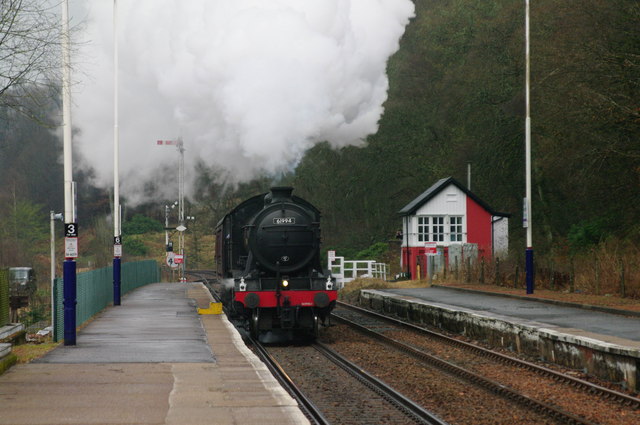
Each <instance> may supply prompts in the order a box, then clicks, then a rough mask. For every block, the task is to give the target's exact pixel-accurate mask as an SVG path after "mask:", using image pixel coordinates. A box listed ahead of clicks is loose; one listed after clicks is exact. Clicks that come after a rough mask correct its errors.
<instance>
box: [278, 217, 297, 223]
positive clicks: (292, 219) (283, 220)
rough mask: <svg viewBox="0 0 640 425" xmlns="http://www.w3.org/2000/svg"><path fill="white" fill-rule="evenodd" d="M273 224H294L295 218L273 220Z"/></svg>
mask: <svg viewBox="0 0 640 425" xmlns="http://www.w3.org/2000/svg"><path fill="white" fill-rule="evenodd" d="M273 224H296V218H295V217H280V218H274V219H273Z"/></svg>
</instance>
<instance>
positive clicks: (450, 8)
mask: <svg viewBox="0 0 640 425" xmlns="http://www.w3.org/2000/svg"><path fill="white" fill-rule="evenodd" d="M415 3H416V17H415V18H414V19H413V20H412V22H411V23H410V25H409V26H408V27H407V30H406V33H405V35H404V37H403V39H402V40H401V48H400V51H399V52H398V53H397V54H396V55H394V56H393V57H392V58H391V60H390V61H389V63H388V75H389V79H390V88H389V99H388V101H387V102H386V104H385V113H384V115H383V117H382V119H381V121H380V123H379V124H380V127H379V131H378V132H377V134H375V135H373V136H371V137H369V139H368V141H367V142H368V143H367V145H366V146H365V147H362V148H355V147H349V148H345V149H341V150H338V151H336V150H332V149H330V148H329V147H328V145H326V144H322V145H319V146H316V147H315V148H313V149H312V150H311V151H309V152H308V153H307V154H306V156H305V157H304V158H303V160H302V162H301V163H300V164H299V166H298V167H297V168H296V170H295V172H293V173H291V174H290V175H287V176H284V177H281V178H279V179H274V178H272V177H265V178H264V179H261V180H259V181H254V182H250V183H248V184H245V185H242V186H241V187H239V188H237V190H236V191H235V192H233V191H229V190H226V191H225V190H224V187H223V185H222V184H220V183H219V182H216V172H215V170H211V169H209V168H208V167H207V165H206V163H202V164H195V165H193V164H191V165H189V166H190V167H192V166H195V167H196V169H197V171H198V174H199V177H198V179H197V188H196V190H195V193H197V195H196V197H195V199H193V200H192V202H191V203H190V204H189V205H188V210H187V213H188V214H191V215H196V216H197V218H198V226H199V229H201V230H202V232H203V233H206V232H205V230H204V229H210V230H211V231H212V227H213V225H214V224H215V223H216V221H217V219H218V218H219V217H220V215H221V214H222V213H223V212H224V211H226V210H228V209H229V208H231V207H232V206H234V205H235V204H236V203H237V202H239V201H240V200H242V199H244V198H246V197H248V196H252V195H254V194H256V193H260V192H263V191H266V190H268V187H269V186H270V185H273V184H291V185H293V186H294V187H295V193H296V194H297V195H298V196H301V197H304V198H306V199H308V200H309V201H310V202H312V203H313V204H315V205H316V206H317V207H318V208H319V209H320V210H321V211H322V212H323V235H324V240H325V247H326V248H334V249H335V248H337V249H341V250H343V252H344V253H345V254H343V255H348V254H349V253H352V252H357V251H359V250H361V249H364V248H367V247H369V246H370V245H372V244H373V243H375V242H384V241H387V240H388V239H391V238H393V235H394V234H395V231H396V230H397V229H398V228H399V226H400V218H399V217H398V215H397V212H398V210H400V209H401V208H402V207H403V206H404V205H406V204H407V203H408V202H409V201H411V200H412V199H413V198H415V197H416V196H417V195H418V194H420V193H422V192H423V191H424V190H425V189H426V188H428V187H429V186H431V185H432V184H433V183H434V182H436V181H437V180H438V179H440V178H443V177H447V176H453V177H455V178H456V179H458V180H459V181H460V182H463V183H465V182H466V169H467V163H468V162H470V163H471V167H472V183H471V186H472V187H471V189H472V191H473V192H474V193H476V194H477V195H478V196H479V197H480V198H481V199H483V200H485V201H486V202H487V203H488V204H490V205H491V206H492V207H493V208H494V209H496V210H498V211H504V212H509V213H511V214H512V219H511V220H510V224H511V227H512V228H511V246H512V247H513V249H512V252H519V251H522V252H523V251H524V242H523V239H524V231H523V230H522V229H521V217H522V198H523V197H524V192H525V188H524V184H525V175H524V165H525V164H524V2H522V1H520V2H517V1H513V0H510V1H507V0H464V1H462V0H438V1H435V0H416V1H415ZM531 38H532V40H531V64H532V74H531V79H532V91H531V96H532V99H531V115H532V143H533V183H534V196H533V225H534V244H535V246H536V247H538V248H541V247H553V246H560V247H566V246H569V245H570V246H571V247H574V248H585V247H589V246H590V244H594V243H597V242H599V241H601V240H604V239H606V238H607V237H613V238H615V239H617V240H622V241H627V242H631V243H632V244H635V245H636V246H637V245H638V244H639V243H640V224H638V223H640V208H639V207H638V206H639V205H640V106H639V104H638V101H639V99H640V2H639V1H638V0H579V1H578V0H569V1H566V2H560V3H558V2H555V1H552V0H536V1H533V2H532V5H531ZM28 106H29V108H31V109H33V108H32V107H33V105H28ZM58 107H59V105H52V104H50V103H49V104H47V106H46V107H45V108H50V109H52V110H57V108H58ZM29 108H27V109H29ZM19 110H20V108H18V109H17V110H16V109H15V108H6V107H4V108H3V109H2V111H0V112H1V115H2V117H1V118H2V125H1V126H0V135H1V138H2V141H1V144H0V167H1V169H2V173H3V185H2V186H0V200H1V204H0V213H1V214H2V216H3V220H2V221H0V236H2V240H1V244H0V262H1V263H2V265H6V266H9V265H15V264H17V263H18V262H20V261H30V259H31V258H32V257H33V256H34V255H36V252H35V251H34V250H39V251H41V255H46V252H47V241H48V234H47V229H46V223H47V220H48V217H47V213H48V211H49V210H56V211H60V209H61V207H62V165H61V163H60V159H59V156H60V152H61V149H60V145H59V141H58V139H57V138H56V137H55V134H54V131H55V123H53V122H48V123H44V124H48V125H49V127H47V126H42V125H40V124H42V123H40V124H39V123H36V122H34V121H33V120H30V119H29V118H28V117H26V116H24V115H21V114H20V113H19ZM56 114H59V113H58V112H54V113H53V114H52V116H54V117H55V116H56ZM42 115H43V116H46V115H47V114H46V113H43V114H42ZM78 161H79V162H81V161H82V159H81V158H78ZM78 173H79V174H78V177H77V180H78V183H79V193H80V203H79V209H80V214H79V215H80V218H81V222H82V223H83V224H82V226H83V229H87V228H91V227H100V228H101V229H102V230H100V232H98V231H97V230H96V233H101V234H104V237H103V238H102V242H100V244H102V245H104V250H105V253H104V255H102V257H103V258H104V259H106V260H105V261H108V259H109V258H110V250H111V245H110V237H109V226H110V224H106V225H105V224H104V223H103V221H105V217H106V216H107V215H108V214H109V212H110V200H109V199H108V193H107V192H106V191H104V190H97V189H96V188H94V187H92V185H91V180H90V175H91V171H90V170H84V171H80V170H78ZM150 187H151V186H150ZM172 202H173V200H169V201H167V200H160V199H159V200H158V202H157V204H154V205H144V206H141V207H138V208H129V209H127V210H126V212H127V215H128V216H132V215H133V214H135V213H143V214H145V215H147V216H150V217H153V218H155V219H157V220H160V221H161V222H162V221H163V218H164V217H163V211H164V205H165V203H172ZM125 206H126V201H125ZM128 216H127V217H125V221H126V220H127V219H128ZM96 220H97V221H100V223H102V224H100V226H97V224H96V223H97V221H96ZM29 229H31V230H33V231H35V233H36V234H37V235H35V236H34V235H32V234H31V233H29V234H27V233H21V232H27V231H31V230H29ZM83 233H84V234H87V233H89V232H83ZM38 235H39V236H38ZM34 238H35V239H34ZM103 242H104V243H103ZM100 246H101V245H100ZM85 247H86V248H85ZM519 247H521V248H522V249H519ZM89 248H91V249H92V250H95V249H98V248H97V246H96V245H95V244H93V245H92V244H89V243H86V244H84V243H83V244H81V249H89ZM94 255H95V254H94ZM82 258H83V254H82V252H81V259H82ZM25 259H26V260H25ZM98 263H99V262H98ZM98 263H96V264H95V265H98V266H99V265H101V264H98ZM21 265H23V264H21ZM203 266H204V265H203Z"/></svg>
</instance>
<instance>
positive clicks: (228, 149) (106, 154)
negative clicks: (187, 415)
mask: <svg viewBox="0 0 640 425" xmlns="http://www.w3.org/2000/svg"><path fill="white" fill-rule="evenodd" d="M82 3H83V5H82V7H84V8H86V10H84V11H82V12H80V14H81V15H82V17H83V18H85V19H86V21H87V23H86V31H84V32H83V37H84V40H80V42H81V49H82V54H81V56H80V57H81V59H80V67H81V68H82V70H83V73H82V74H81V75H80V76H76V78H75V79H76V80H81V82H80V83H79V84H77V85H76V86H75V87H74V93H73V97H74V112H73V124H74V127H76V128H78V129H79V130H80V131H79V134H78V135H77V136H76V138H75V140H76V142H78V145H79V148H80V151H81V153H82V156H83V157H85V158H86V159H87V160H88V161H89V162H90V165H92V166H93V167H94V168H95V170H96V173H97V182H98V184H102V185H104V186H110V185H111V184H112V179H113V162H112V158H113V134H114V103H113V68H114V67H113V1H111V0H101V1H91V2H82ZM77 7H81V6H79V5H78V6H77ZM413 13H414V6H413V3H412V2H411V1H410V0H305V1H300V0H269V1H264V0H233V1H231V0H228V1H223V0H136V1H132V0H131V1H127V0H119V1H118V34H119V36H118V42H119V45H118V46H119V97H120V100H119V134H120V146H121V147H120V153H121V155H120V158H121V162H120V170H121V185H122V186H121V187H122V191H123V194H124V195H125V196H127V197H128V198H129V199H130V200H131V199H132V198H139V197H140V196H141V195H140V194H141V189H142V187H143V186H144V183H145V181H147V180H148V179H149V178H150V177H151V176H152V175H154V174H155V175H158V168H159V167H166V166H167V165H166V164H172V167H173V166H175V165H176V164H177V158H178V156H177V152H176V150H175V148H174V147H170V146H158V145H157V144H156V140H170V139H173V140H175V139H177V138H178V137H181V138H182V140H183V141H184V146H185V148H186V152H185V164H186V166H185V168H186V169H187V170H189V169H191V168H192V167H193V164H195V161H196V160H202V161H204V162H205V163H206V164H207V165H209V166H211V167H214V168H216V169H220V170H224V171H225V172H226V173H227V176H229V177H230V178H231V179H232V180H234V181H245V180H248V179H251V178H253V177H256V176H258V175H260V174H263V173H269V174H275V173H279V172H282V171H286V170H291V169H292V168H293V167H295V165H296V164H297V163H298V161H299V160H300V159H301V157H302V156H303V155H304V152H305V151H306V150H308V149H309V148H311V147H312V146H313V145H314V144H316V143H319V142H323V141H328V142H329V143H330V144H331V145H332V146H334V147H342V146H346V145H358V144H361V143H362V140H363V139H364V138H365V137H366V136H367V135H370V134H373V133H375V132H376V131H377V126H378V120H379V119H380V117H381V115H382V113H383V106H382V105H383V103H384V101H385V100H386V97H387V88H388V80H387V76H386V62H387V60H388V58H389V57H390V56H391V55H392V54H393V53H394V52H395V51H396V50H397V49H398V42H399V40H400V37H401V36H402V34H403V32H404V29H405V26H406V25H407V24H408V22H409V19H410V18H411V17H412V16H413ZM172 191H177V184H176V185H175V186H174V187H171V188H169V191H168V193H172Z"/></svg>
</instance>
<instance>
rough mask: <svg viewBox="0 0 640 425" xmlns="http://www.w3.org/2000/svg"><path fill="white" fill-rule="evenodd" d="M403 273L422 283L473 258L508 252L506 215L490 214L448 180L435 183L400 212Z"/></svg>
mask: <svg viewBox="0 0 640 425" xmlns="http://www.w3.org/2000/svg"><path fill="white" fill-rule="evenodd" d="M399 214H400V215H401V216H402V257H401V258H402V259H401V262H402V270H403V271H404V272H407V273H410V275H411V279H419V278H425V277H427V276H428V274H429V272H430V271H431V272H432V273H437V271H438V270H441V269H442V268H443V267H445V266H446V267H448V268H449V269H452V268H454V267H455V265H459V266H460V267H461V266H462V264H463V261H467V258H471V259H472V261H475V260H476V259H477V258H483V257H484V258H491V257H494V256H498V255H503V254H506V253H507V250H508V248H509V221H508V220H509V216H510V214H506V213H501V212H497V211H494V210H493V209H492V208H491V207H489V206H488V205H487V204H486V203H485V202H483V201H482V200H481V199H480V198H478V197H477V196H476V195H474V194H473V193H472V192H471V191H469V190H468V189H467V188H466V187H464V186H463V185H462V184H460V183H459V182H458V181H457V180H455V179H454V178H452V177H448V178H444V179H441V180H439V181H438V182H437V183H436V184H434V185H433V186H431V187H430V188H429V189H427V190H426V191H425V192H424V193H422V194H421V195H420V196H418V197H417V198H416V199H414V200H413V201H411V202H410V203H409V204H407V205H406V206H405V207H404V208H402V209H401V210H400V211H399Z"/></svg>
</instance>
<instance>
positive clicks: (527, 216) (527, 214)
mask: <svg viewBox="0 0 640 425" xmlns="http://www.w3.org/2000/svg"><path fill="white" fill-rule="evenodd" d="M529 45H530V41H529V0H525V109H526V118H525V156H526V159H525V162H526V171H525V172H526V186H527V187H526V197H525V199H524V205H523V210H524V212H523V225H524V227H525V228H526V229H527V249H526V251H525V270H526V283H527V294H533V290H534V263H533V236H532V233H533V232H532V220H531V217H532V214H531V110H530V97H529V86H530V63H529Z"/></svg>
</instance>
